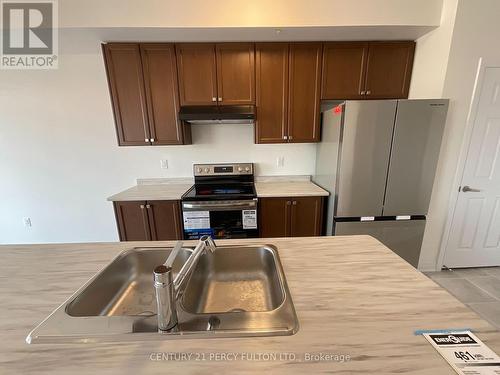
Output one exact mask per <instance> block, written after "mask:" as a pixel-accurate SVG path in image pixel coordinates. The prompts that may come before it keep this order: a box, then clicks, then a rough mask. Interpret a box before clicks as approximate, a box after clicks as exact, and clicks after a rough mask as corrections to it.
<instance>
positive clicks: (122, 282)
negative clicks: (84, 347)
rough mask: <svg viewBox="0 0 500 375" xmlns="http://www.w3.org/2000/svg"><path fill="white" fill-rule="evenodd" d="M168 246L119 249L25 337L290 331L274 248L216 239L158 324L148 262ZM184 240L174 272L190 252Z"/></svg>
mask: <svg viewBox="0 0 500 375" xmlns="http://www.w3.org/2000/svg"><path fill="white" fill-rule="evenodd" d="M171 251H172V249H171V248H152V247H150V248H133V249H130V250H126V251H124V252H122V253H121V254H119V255H118V256H117V257H116V258H115V259H114V260H113V261H112V262H111V263H110V264H109V265H108V266H107V267H106V268H104V269H103V270H102V271H101V272H99V273H98V274H97V275H95V276H94V277H93V278H92V279H91V280H89V281H88V282H87V283H86V284H85V285H83V286H82V287H81V288H80V289H79V290H78V291H77V292H76V293H75V294H74V295H73V296H71V297H70V298H69V299H68V300H67V301H66V302H65V303H63V304H62V305H61V306H59V308H57V309H56V310H55V311H54V312H53V313H52V314H51V315H50V316H49V317H48V318H47V319H46V320H44V321H43V322H42V323H40V325H39V326H38V327H36V328H35V329H34V330H33V331H32V332H30V334H29V335H28V337H27V339H26V340H27V342H29V343H68V342H99V341H136V340H165V339H179V338H211V337H212V338H213V337H242V336H274V335H292V334H294V333H296V332H297V330H298V320H297V316H296V314H295V309H294V307H293V303H292V299H291V295H290V292H289V290H288V287H287V283H286V279H285V275H284V272H283V268H282V266H281V263H280V260H279V255H278V251H277V249H276V248H275V247H273V246H269V245H265V246H231V247H224V246H220V247H218V248H217V250H216V252H215V253H214V254H213V255H211V256H207V255H202V256H201V257H200V259H199V262H198V264H197V265H196V268H195V269H194V271H193V275H192V277H191V279H190V280H189V282H188V284H187V286H186V289H185V291H184V295H183V296H182V297H181V298H180V300H179V303H178V306H177V310H178V316H179V324H178V325H177V326H176V327H175V328H174V329H173V330H171V331H166V332H163V331H162V332H161V333H160V332H158V323H157V318H156V301H155V294H154V293H155V292H154V288H153V270H154V268H155V267H156V266H157V265H159V264H162V263H164V262H165V260H166V258H167V257H168V255H169V254H170V252H171ZM191 252H192V249H191V248H183V249H182V250H181V253H180V254H179V256H177V258H176V261H175V263H174V265H173V270H174V273H175V272H177V271H179V270H180V268H181V267H182V264H183V263H184V262H185V261H186V259H188V258H189V256H190V255H191Z"/></svg>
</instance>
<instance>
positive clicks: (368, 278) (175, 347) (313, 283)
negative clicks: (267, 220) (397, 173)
mask: <svg viewBox="0 0 500 375" xmlns="http://www.w3.org/2000/svg"><path fill="white" fill-rule="evenodd" d="M218 242H219V243H221V244H236V243H237V244H242V243H243V244H273V245H275V246H276V247H277V248H278V251H279V255H280V258H281V262H282V264H283V268H284V271H285V274H286V278H287V282H288V286H289V288H290V291H291V294H292V298H293V302H294V305H295V309H296V312H297V315H298V318H299V324H300V329H299V331H298V333H297V334H295V335H293V336H279V337H263V338H259V337H256V338H248V337H247V338H237V339H204V340H200V339H192V340H175V341H168V340H165V341H154V342H130V343H109V344H58V345H54V344H52V345H49V344H37V345H28V344H26V343H25V341H24V340H25V337H26V335H27V334H28V332H29V331H30V330H31V329H33V328H34V327H35V326H36V325H37V324H38V323H39V322H40V321H42V320H43V319H44V318H45V317H46V316H47V315H48V314H49V313H50V312H51V311H52V310H54V309H55V308H56V307H57V306H59V305H60V304H61V303H62V302H64V301H65V300H66V299H67V298H68V297H70V296H71V295H72V294H73V292H74V291H76V290H77V289H78V288H79V287H80V286H81V285H82V284H83V283H85V282H86V281H87V280H88V279H89V278H91V277H92V276H93V275H94V274H95V273H96V272H98V271H99V270H100V269H101V268H102V267H104V266H105V265H107V264H108V263H109V261H111V260H112V259H113V257H114V256H116V255H117V254H118V253H119V252H120V251H122V250H125V249H129V248H132V247H136V246H170V245H172V244H173V242H123V243H87V244H58V245H8V246H0V275H1V278H2V282H1V283H0V291H1V301H2V307H1V308H0V325H1V328H2V341H1V343H0V373H2V374H4V373H5V374H10V373H17V374H27V373H36V374H41V373H50V374H139V373H140V374H150V373H153V374H166V373H175V374H181V373H197V374H199V373H210V374H224V373H228V374H234V373H258V372H263V371H269V372H271V373H273V374H276V373H282V374H289V373H298V374H303V373H314V374H315V373H322V372H324V373H335V374H351V373H367V374H396V373H397V374H401V373H407V374H454V371H453V370H452V369H451V367H449V366H448V364H447V363H446V362H445V361H444V360H443V359H442V358H441V356H440V355H439V354H438V353H437V352H436V351H435V350H434V349H433V348H432V346H431V345H430V344H429V343H428V342H427V341H426V340H425V338H423V337H422V336H415V335H414V331H415V330H418V329H449V328H470V329H472V330H473V331H474V332H475V333H476V334H477V335H478V336H479V338H481V339H482V340H483V341H484V342H485V343H486V344H487V345H489V346H490V348H491V349H493V350H494V351H496V352H497V353H499V352H500V332H498V331H497V330H496V329H495V328H493V327H492V326H491V325H489V323H487V322H486V321H484V320H482V319H481V318H479V317H478V316H477V315H476V314H475V313H474V312H472V311H471V310H469V309H468V308H467V307H465V306H464V305H463V304H462V303H460V302H459V301H458V300H456V299H455V298H454V297H452V296H451V295H450V294H448V292H446V291H445V290H443V289H442V288H441V287H439V286H438V285H436V284H435V283H434V282H433V281H431V280H430V279H428V278H427V277H426V276H424V275H422V274H421V273H419V272H418V271H416V270H415V269H414V268H413V267H412V266H410V265H409V264H407V263H406V262H404V261H403V260H402V259H401V258H399V257H398V256H397V255H395V254H394V253H393V252H392V251H390V250H389V249H387V248H386V247H385V246H384V245H382V244H381V243H379V242H378V241H376V240H374V239H373V238H371V237H368V236H346V237H314V238H280V239H248V240H226V241H218ZM186 244H190V242H186ZM75 319H79V318H75Z"/></svg>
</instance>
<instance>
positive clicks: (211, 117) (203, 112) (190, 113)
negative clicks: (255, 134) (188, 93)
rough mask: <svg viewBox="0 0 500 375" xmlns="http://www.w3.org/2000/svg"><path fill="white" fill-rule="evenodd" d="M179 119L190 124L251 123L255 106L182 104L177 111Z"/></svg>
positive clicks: (253, 119) (253, 118)
mask: <svg viewBox="0 0 500 375" xmlns="http://www.w3.org/2000/svg"><path fill="white" fill-rule="evenodd" d="M179 120H182V121H186V122H189V123H190V124H214V123H215V124H253V122H254V121H255V106H253V105H227V106H224V105H220V106H217V105H204V106H183V107H181V109H180V111H179Z"/></svg>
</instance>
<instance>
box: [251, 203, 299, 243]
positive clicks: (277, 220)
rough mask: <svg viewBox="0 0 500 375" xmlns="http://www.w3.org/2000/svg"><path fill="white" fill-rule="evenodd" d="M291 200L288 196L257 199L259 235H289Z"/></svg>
mask: <svg viewBox="0 0 500 375" xmlns="http://www.w3.org/2000/svg"><path fill="white" fill-rule="evenodd" d="M290 209H291V201H290V200H289V199H288V198H262V199H259V226H260V236H261V237H289V236H290Z"/></svg>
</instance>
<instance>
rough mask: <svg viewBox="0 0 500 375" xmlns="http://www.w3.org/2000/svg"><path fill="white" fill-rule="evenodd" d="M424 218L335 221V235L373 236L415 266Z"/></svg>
mask: <svg viewBox="0 0 500 375" xmlns="http://www.w3.org/2000/svg"><path fill="white" fill-rule="evenodd" d="M424 229H425V219H423V218H422V219H415V220H383V221H348V222H339V221H335V228H334V231H335V235H336V236H338V235H355V234H367V235H370V236H372V237H375V238H376V239H377V240H379V241H380V242H382V243H383V244H384V245H385V246H387V247H388V248H389V249H391V250H392V251H394V252H395V253H396V254H398V255H399V256H400V257H401V258H403V259H404V260H406V261H407V262H408V263H410V264H411V265H412V266H413V267H415V268H417V266H418V259H419V257H420V249H421V246H422V239H423V237H424Z"/></svg>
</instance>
